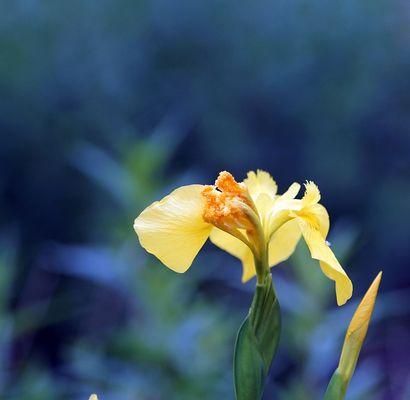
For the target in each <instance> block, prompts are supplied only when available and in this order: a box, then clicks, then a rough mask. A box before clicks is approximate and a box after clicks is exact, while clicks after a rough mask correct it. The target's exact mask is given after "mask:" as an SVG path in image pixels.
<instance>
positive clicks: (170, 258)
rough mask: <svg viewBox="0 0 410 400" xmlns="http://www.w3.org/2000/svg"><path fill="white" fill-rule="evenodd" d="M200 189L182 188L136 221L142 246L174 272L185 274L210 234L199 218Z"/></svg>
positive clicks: (200, 186)
mask: <svg viewBox="0 0 410 400" xmlns="http://www.w3.org/2000/svg"><path fill="white" fill-rule="evenodd" d="M203 188H204V187H203V186H202V185H189V186H182V187H180V188H178V189H176V190H174V191H173V192H172V193H171V194H169V195H168V196H166V197H164V198H163V199H162V200H161V201H157V202H155V203H153V204H151V205H150V206H149V207H147V208H146V209H145V210H144V211H143V212H142V213H141V214H140V215H139V216H138V217H137V218H136V219H135V222H134V229H135V232H136V233H137V235H138V238H139V240H140V243H141V246H142V247H144V249H145V250H147V251H148V252H149V253H151V254H154V255H155V256H156V257H157V258H158V259H159V260H161V261H162V263H164V264H165V265H166V266H167V267H168V268H170V269H172V270H173V271H175V272H180V273H182V272H185V271H186V270H187V269H188V268H189V267H190V266H191V264H192V262H193V260H194V258H195V256H196V255H197V254H198V252H199V250H200V249H201V248H202V246H203V245H204V243H205V242H206V240H207V238H208V237H209V234H210V232H211V230H212V225H210V224H208V223H206V222H205V221H204V220H203V218H202V214H203V210H204V200H203V198H202V195H201V192H202V190H203Z"/></svg>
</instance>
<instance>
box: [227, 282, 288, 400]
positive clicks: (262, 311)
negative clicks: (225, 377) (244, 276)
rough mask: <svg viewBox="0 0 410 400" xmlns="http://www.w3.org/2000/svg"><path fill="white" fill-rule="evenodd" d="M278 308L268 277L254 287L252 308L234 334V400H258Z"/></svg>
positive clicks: (270, 356) (274, 342)
mask: <svg viewBox="0 0 410 400" xmlns="http://www.w3.org/2000/svg"><path fill="white" fill-rule="evenodd" d="M280 326H281V317H280V307H279V302H278V299H277V297H276V294H275V291H274V288H273V283H272V276H271V274H266V276H265V279H264V280H263V282H262V283H261V284H257V286H256V291H255V295H254V297H253V301H252V305H251V308H250V310H249V314H248V315H247V317H246V319H245V321H244V322H243V324H242V326H241V328H240V329H239V331H238V335H237V339H236V344H235V352H234V386H235V397H236V400H259V399H261V397H262V393H263V388H264V385H265V380H266V377H267V375H268V373H269V368H270V365H271V363H272V360H273V358H274V356H275V354H276V349H277V347H278V343H279V336H280Z"/></svg>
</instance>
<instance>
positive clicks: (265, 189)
mask: <svg viewBox="0 0 410 400" xmlns="http://www.w3.org/2000/svg"><path fill="white" fill-rule="evenodd" d="M243 182H244V183H245V185H246V187H247V188H248V191H249V194H250V195H251V197H252V200H253V201H255V202H256V201H257V200H258V197H259V195H261V194H266V195H268V196H270V197H272V198H274V197H275V195H276V192H277V190H278V186H277V185H276V182H275V181H274V180H273V178H272V177H271V176H270V174H269V173H268V172H265V171H262V170H260V169H258V170H257V171H256V173H255V172H254V171H249V172H248V177H247V178H246V179H245V180H244V181H243Z"/></svg>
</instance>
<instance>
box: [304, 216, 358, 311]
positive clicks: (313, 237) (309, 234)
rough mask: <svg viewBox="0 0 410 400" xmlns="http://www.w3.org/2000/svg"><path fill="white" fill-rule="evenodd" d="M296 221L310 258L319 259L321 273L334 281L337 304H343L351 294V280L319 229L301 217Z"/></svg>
mask: <svg viewBox="0 0 410 400" xmlns="http://www.w3.org/2000/svg"><path fill="white" fill-rule="evenodd" d="M298 221H299V226H300V228H301V230H302V234H303V237H304V239H305V241H306V244H307V245H308V247H309V250H310V254H311V256H312V258H314V259H315V260H319V262H320V267H321V269H322V271H323V273H324V274H325V275H326V276H327V277H328V278H329V279H331V280H333V281H334V282H335V285H336V299H337V304H338V305H339V306H341V305H343V304H345V303H346V301H347V300H349V299H350V297H351V296H352V292H353V285H352V282H351V281H350V279H349V277H348V276H347V275H346V272H345V271H344V270H343V268H342V267H341V265H340V264H339V261H337V259H336V257H335V255H334V254H333V252H332V250H330V248H329V246H328V245H327V244H326V241H325V239H324V238H323V236H322V235H321V233H320V232H319V230H317V229H314V228H312V227H311V226H310V225H309V223H307V222H306V221H305V220H303V219H302V218H298Z"/></svg>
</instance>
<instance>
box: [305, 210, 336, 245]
mask: <svg viewBox="0 0 410 400" xmlns="http://www.w3.org/2000/svg"><path fill="white" fill-rule="evenodd" d="M299 215H302V216H303V217H304V218H305V220H307V221H308V222H309V223H310V224H311V225H313V226H315V227H316V229H319V232H320V234H321V235H322V237H323V238H324V239H326V236H327V234H328V232H329V226H330V221H329V214H328V213H327V211H326V208H325V207H323V206H322V205H321V204H313V205H311V206H309V207H307V208H304V209H303V210H302V211H301V213H300V214H299Z"/></svg>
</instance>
